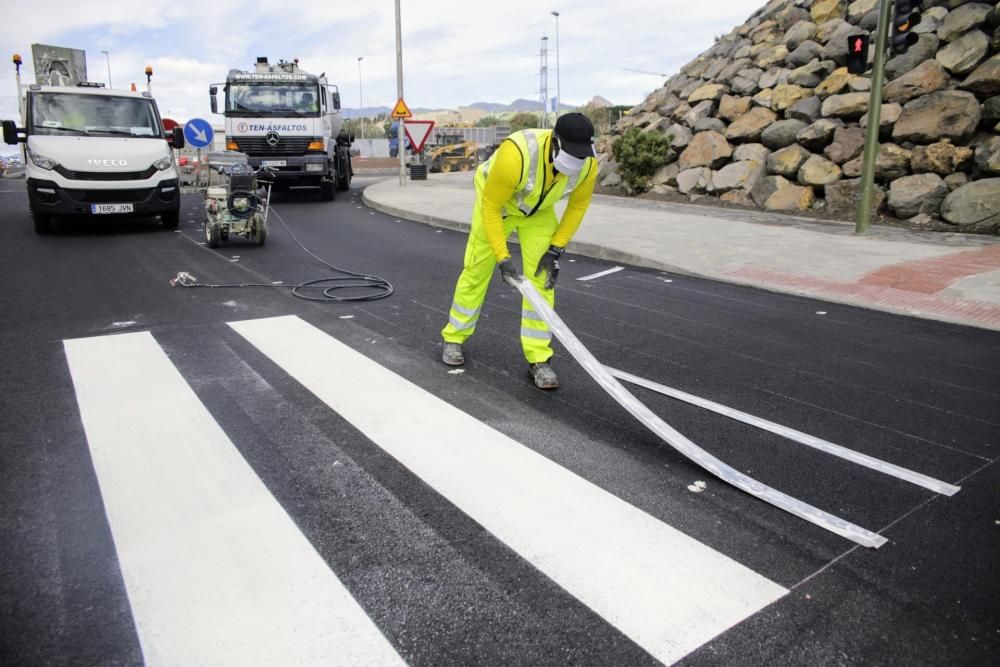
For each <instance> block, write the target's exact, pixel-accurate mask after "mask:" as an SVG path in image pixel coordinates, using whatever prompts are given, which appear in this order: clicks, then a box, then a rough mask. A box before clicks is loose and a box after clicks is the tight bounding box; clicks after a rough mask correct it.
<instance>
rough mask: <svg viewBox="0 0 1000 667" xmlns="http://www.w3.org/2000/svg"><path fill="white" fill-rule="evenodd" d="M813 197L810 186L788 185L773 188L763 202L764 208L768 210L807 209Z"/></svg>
mask: <svg viewBox="0 0 1000 667" xmlns="http://www.w3.org/2000/svg"><path fill="white" fill-rule="evenodd" d="M815 199H816V195H815V194H813V189H812V188H810V187H803V186H800V185H789V186H787V187H784V188H781V189H780V190H775V191H774V193H773V194H772V195H771V196H770V197H768V198H767V201H765V202H764V208H766V209H768V210H769V211H808V210H809V209H810V208H811V207H812V205H813V201H815Z"/></svg>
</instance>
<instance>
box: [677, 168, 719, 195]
mask: <svg viewBox="0 0 1000 667" xmlns="http://www.w3.org/2000/svg"><path fill="white" fill-rule="evenodd" d="M676 181H677V189H678V190H680V191H681V192H682V193H684V194H686V195H688V194H701V193H703V192H705V190H707V189H708V188H709V187H711V185H712V170H711V169H709V168H708V167H693V168H691V169H685V170H684V171H681V172H679V173H678V174H677V177H676Z"/></svg>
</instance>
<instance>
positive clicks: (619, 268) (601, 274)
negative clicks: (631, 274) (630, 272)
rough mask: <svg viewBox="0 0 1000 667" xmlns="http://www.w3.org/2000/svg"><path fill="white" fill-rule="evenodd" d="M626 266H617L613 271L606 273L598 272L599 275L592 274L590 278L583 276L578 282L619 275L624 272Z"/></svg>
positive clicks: (609, 270)
mask: <svg viewBox="0 0 1000 667" xmlns="http://www.w3.org/2000/svg"><path fill="white" fill-rule="evenodd" d="M624 269H625V267H624V266H616V267H614V268H613V269H608V270H606V271H598V272H597V273H591V274H590V275H589V276H583V277H582V278H577V280H593V279H594V278H601V277H603V276H607V275H610V274H612V273H618V272H619V271H622V270H624Z"/></svg>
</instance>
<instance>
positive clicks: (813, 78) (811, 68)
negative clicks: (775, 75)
mask: <svg viewBox="0 0 1000 667" xmlns="http://www.w3.org/2000/svg"><path fill="white" fill-rule="evenodd" d="M830 62H831V61H829V60H818V59H816V58H814V59H812V60H810V61H809V62H808V63H806V64H805V65H802V66H801V67H796V68H795V69H793V70H792V71H791V72H789V73H788V83H790V84H794V85H796V86H802V87H804V88H815V87H816V86H818V85H819V84H820V82H821V81H822V80H823V78H824V77H826V76H827V75H828V74H829V72H830V70H829V69H828V68H829V64H830Z"/></svg>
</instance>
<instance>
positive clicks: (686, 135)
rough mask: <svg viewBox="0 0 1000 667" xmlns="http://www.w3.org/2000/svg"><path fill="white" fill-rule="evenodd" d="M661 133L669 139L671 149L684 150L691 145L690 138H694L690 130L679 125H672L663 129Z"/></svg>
mask: <svg viewBox="0 0 1000 667" xmlns="http://www.w3.org/2000/svg"><path fill="white" fill-rule="evenodd" d="M663 133H664V134H666V135H667V136H668V137H670V147H671V148H684V147H685V146H687V145H688V144H689V143H691V137H692V136H694V135H693V134H692V133H691V130H689V129H687V128H686V127H684V126H683V125H681V124H680V123H674V124H673V125H671V126H670V127H668V128H667V129H665V130H664V131H663Z"/></svg>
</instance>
